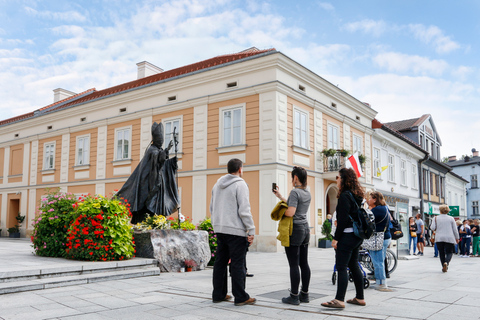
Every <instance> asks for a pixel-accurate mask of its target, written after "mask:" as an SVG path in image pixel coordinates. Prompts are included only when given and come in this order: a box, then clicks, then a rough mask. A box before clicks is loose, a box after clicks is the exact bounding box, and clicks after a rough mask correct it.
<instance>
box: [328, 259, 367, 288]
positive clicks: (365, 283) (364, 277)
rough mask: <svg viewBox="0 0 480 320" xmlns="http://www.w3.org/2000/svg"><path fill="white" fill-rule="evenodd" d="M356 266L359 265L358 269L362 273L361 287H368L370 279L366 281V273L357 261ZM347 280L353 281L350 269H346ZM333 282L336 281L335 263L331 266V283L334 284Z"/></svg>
mask: <svg viewBox="0 0 480 320" xmlns="http://www.w3.org/2000/svg"><path fill="white" fill-rule="evenodd" d="M358 266H359V267H360V270H362V273H363V288H364V289H367V288H368V287H370V281H368V278H367V274H366V273H365V271H364V270H363V267H362V265H361V264H360V262H359V263H358ZM348 281H350V282H353V275H352V272H351V271H350V269H348ZM335 283H337V265H336V264H335V265H334V266H333V274H332V284H333V285H335Z"/></svg>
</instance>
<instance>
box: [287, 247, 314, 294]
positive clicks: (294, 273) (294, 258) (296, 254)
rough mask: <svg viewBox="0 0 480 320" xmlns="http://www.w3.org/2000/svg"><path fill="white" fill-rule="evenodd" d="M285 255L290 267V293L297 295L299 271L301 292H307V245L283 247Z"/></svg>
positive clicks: (308, 272) (308, 269)
mask: <svg viewBox="0 0 480 320" xmlns="http://www.w3.org/2000/svg"><path fill="white" fill-rule="evenodd" d="M285 253H286V254H287V259H288V264H289V266H290V292H292V293H293V294H298V286H299V285H300V271H301V274H302V291H303V292H308V286H309V285H310V274H311V273H310V267H309V265H308V244H302V245H301V246H290V247H285Z"/></svg>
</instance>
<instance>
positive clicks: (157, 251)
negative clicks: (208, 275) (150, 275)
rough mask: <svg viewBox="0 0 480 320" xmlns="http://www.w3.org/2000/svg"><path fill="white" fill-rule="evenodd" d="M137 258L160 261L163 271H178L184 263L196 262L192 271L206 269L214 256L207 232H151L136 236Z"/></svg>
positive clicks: (140, 233) (137, 233) (161, 270)
mask: <svg viewBox="0 0 480 320" xmlns="http://www.w3.org/2000/svg"><path fill="white" fill-rule="evenodd" d="M134 240H135V248H136V250H137V252H136V254H135V256H137V257H142V258H153V259H156V260H157V261H158V264H159V266H160V272H179V271H180V268H183V267H184V266H185V260H187V259H188V260H190V259H192V260H194V261H195V262H196V263H197V266H196V267H194V268H193V270H199V269H200V270H201V269H205V267H206V266H207V264H208V261H210V258H211V256H212V255H211V253H210V246H209V243H208V232H207V231H204V230H195V231H183V230H150V231H146V232H135V233H134Z"/></svg>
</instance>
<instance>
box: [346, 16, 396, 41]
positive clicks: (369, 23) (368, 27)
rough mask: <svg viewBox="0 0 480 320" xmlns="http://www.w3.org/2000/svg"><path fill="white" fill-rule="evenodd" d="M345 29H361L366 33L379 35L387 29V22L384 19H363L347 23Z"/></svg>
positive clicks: (352, 30) (350, 30)
mask: <svg viewBox="0 0 480 320" xmlns="http://www.w3.org/2000/svg"><path fill="white" fill-rule="evenodd" d="M344 29H345V30H347V31H349V32H356V31H361V32H363V33H366V34H371V35H373V36H375V37H379V36H381V35H382V34H383V33H384V32H385V31H386V29H387V24H386V23H385V22H384V21H383V20H379V21H375V20H371V19H364V20H362V21H357V22H351V23H347V24H346V25H345V26H344Z"/></svg>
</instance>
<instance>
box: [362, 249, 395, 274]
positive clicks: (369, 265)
mask: <svg viewBox="0 0 480 320" xmlns="http://www.w3.org/2000/svg"><path fill="white" fill-rule="evenodd" d="M358 255H359V257H358V261H359V262H360V264H361V265H362V266H363V267H364V268H366V269H368V270H369V271H370V272H373V270H374V267H373V262H372V257H371V256H370V253H369V252H368V250H365V249H362V250H360V252H359V254H358ZM386 259H387V269H388V273H389V274H391V273H392V272H393V271H395V269H396V268H397V262H398V259H397V256H396V255H395V253H394V252H393V251H392V250H390V249H387V254H386Z"/></svg>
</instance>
